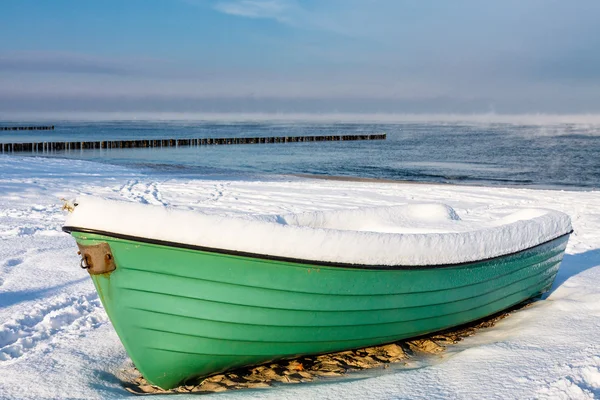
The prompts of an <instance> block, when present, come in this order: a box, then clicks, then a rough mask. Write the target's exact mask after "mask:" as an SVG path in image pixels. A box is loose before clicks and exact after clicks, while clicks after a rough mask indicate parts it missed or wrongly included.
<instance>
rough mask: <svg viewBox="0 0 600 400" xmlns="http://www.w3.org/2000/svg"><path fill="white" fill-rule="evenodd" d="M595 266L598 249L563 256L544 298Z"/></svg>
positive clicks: (597, 263)
mask: <svg viewBox="0 0 600 400" xmlns="http://www.w3.org/2000/svg"><path fill="white" fill-rule="evenodd" d="M597 266H600V249H594V250H588V251H586V252H584V253H580V254H565V256H564V258H563V261H562V263H561V264H560V269H559V270H558V274H557V275H556V279H555V280H554V283H553V284H552V287H551V288H550V291H549V292H548V293H547V294H546V295H545V296H544V298H546V297H548V296H549V295H551V294H552V293H554V291H556V289H558V288H559V287H561V286H562V285H563V284H564V283H565V282H566V281H567V280H568V279H569V278H571V277H573V276H575V275H578V274H580V273H582V272H584V271H587V270H588V269H590V268H594V267H597Z"/></svg>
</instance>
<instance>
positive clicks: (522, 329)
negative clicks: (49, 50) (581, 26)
mask: <svg viewBox="0 0 600 400" xmlns="http://www.w3.org/2000/svg"><path fill="white" fill-rule="evenodd" d="M0 171H1V172H0V376H1V377H2V378H1V379H0V398H65V397H69V398H106V397H126V396H128V395H129V393H127V392H126V391H125V390H124V388H123V386H122V383H121V379H123V378H124V372H123V371H125V370H128V369H130V368H131V362H130V361H129V360H128V357H127V355H126V353H125V351H124V349H123V347H122V345H121V343H120V341H119V339H118V337H117V336H116V334H115V332H114V330H113V328H112V326H111V324H110V322H109V321H108V318H107V316H106V314H105V312H104V310H103V308H102V305H101V303H100V300H99V299H98V297H97V295H96V292H95V290H94V288H93V285H92V282H91V280H90V279H89V277H88V274H87V272H85V271H84V270H82V269H80V268H79V257H78V256H77V254H76V251H77V248H76V245H75V242H74V240H73V239H72V238H71V237H69V236H68V235H67V234H65V233H63V232H62V231H61V227H62V224H63V222H64V219H65V217H66V215H65V212H64V211H63V210H62V202H61V201H60V199H61V198H67V199H72V198H75V197H77V196H81V195H95V196H100V197H104V198H109V199H121V200H123V199H124V200H130V201H133V202H138V203H144V204H157V205H167V206H170V207H175V208H179V209H184V210H201V211H203V212H205V213H209V214H215V215H236V214H286V213H295V212H303V211H323V210H334V209H352V208H363V207H376V206H390V205H400V204H406V203H414V202H428V203H432V202H434V203H445V204H448V205H450V206H451V207H453V208H454V209H455V210H456V212H457V213H458V215H459V216H460V217H461V218H462V219H464V220H469V219H473V218H477V219H485V218H488V219H496V218H498V217H500V216H504V215H506V214H508V213H511V212H514V211H517V210H519V209H522V208H549V209H554V210H557V211H562V212H565V213H567V214H568V215H570V216H571V219H572V224H573V228H574V233H573V234H572V235H571V238H570V241H569V245H568V247H567V254H566V255H565V258H564V261H563V264H562V265H561V268H560V271H559V273H558V276H557V279H556V281H555V284H554V286H553V288H552V290H551V292H550V293H549V294H548V295H547V296H546V297H545V298H544V299H543V300H542V301H538V302H536V303H535V304H533V305H532V306H531V307H528V308H526V309H524V310H521V311H519V312H517V313H515V314H514V315H512V316H510V317H509V318H507V319H505V320H503V321H501V322H500V323H499V324H498V325H497V326H495V327H494V328H491V329H487V330H483V331H481V332H479V333H478V334H477V335H475V336H474V337H471V338H469V339H467V340H465V341H463V342H461V343H459V344H458V345H456V346H454V347H453V349H452V351H451V352H448V353H446V354H442V356H441V357H440V359H439V363H435V364H434V365H430V366H427V367H423V368H419V369H412V370H394V369H392V370H391V371H382V372H381V374H380V375H374V376H371V377H369V378H367V379H361V380H355V381H353V380H344V381H339V382H335V381H334V382H327V383H324V384H303V385H294V386H291V385H288V386H279V387H276V388H270V389H266V390H260V391H240V392H228V393H224V394H218V395H217V394H215V395H213V396H214V397H217V396H219V398H232V397H240V396H241V397H245V398H259V397H260V398H292V397H295V398H298V397H302V398H309V397H319V398H339V397H341V396H344V397H346V396H354V397H360V398H406V397H411V398H583V399H585V398H595V397H598V396H600V345H599V344H598V340H597V335H598V333H599V332H600V192H598V191H563V190H534V189H516V188H498V187H496V188H489V187H470V186H453V185H431V184H412V183H391V182H355V181H347V180H342V181H336V180H316V179H310V178H304V177H283V176H273V177H269V176H264V177H256V178H252V179H246V180H220V179H212V180H207V179H189V178H184V177H169V176H164V175H161V176H154V175H151V174H147V173H144V172H140V170H138V169H135V168H126V167H123V166H113V165H106V164H99V163H95V162H88V161H81V160H65V159H58V158H55V159H44V158H27V157H19V156H0Z"/></svg>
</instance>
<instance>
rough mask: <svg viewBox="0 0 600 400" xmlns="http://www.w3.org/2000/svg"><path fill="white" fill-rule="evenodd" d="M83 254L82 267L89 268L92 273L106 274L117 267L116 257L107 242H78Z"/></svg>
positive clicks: (80, 252) (80, 251)
mask: <svg viewBox="0 0 600 400" xmlns="http://www.w3.org/2000/svg"><path fill="white" fill-rule="evenodd" d="M77 247H79V254H80V255H81V268H84V269H87V270H88V272H89V273H90V275H100V274H106V273H109V272H112V271H114V270H115V269H117V266H116V265H115V259H114V257H113V255H112V252H111V251H110V246H109V245H108V243H106V242H100V243H98V244H92V245H83V244H79V243H77Z"/></svg>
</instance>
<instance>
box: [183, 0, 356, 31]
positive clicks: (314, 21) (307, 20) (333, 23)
mask: <svg viewBox="0 0 600 400" xmlns="http://www.w3.org/2000/svg"><path fill="white" fill-rule="evenodd" d="M188 1H189V0H188ZM214 9H215V10H217V11H219V12H222V13H224V14H228V15H233V16H236V17H245V18H255V19H272V20H275V21H277V22H279V23H281V24H284V25H288V26H292V27H294V28H300V29H309V30H321V31H328V32H331V33H335V34H341V35H351V34H352V32H353V31H354V28H353V29H348V27H347V26H345V24H343V23H340V21H339V20H338V19H337V18H334V17H332V16H331V15H329V13H328V12H324V10H322V9H321V8H316V9H315V10H311V11H309V10H308V9H306V8H305V7H302V6H301V4H300V3H299V2H297V1H296V0H225V1H223V0H221V1H218V2H217V3H216V4H215V5H214ZM335 9H337V7H335Z"/></svg>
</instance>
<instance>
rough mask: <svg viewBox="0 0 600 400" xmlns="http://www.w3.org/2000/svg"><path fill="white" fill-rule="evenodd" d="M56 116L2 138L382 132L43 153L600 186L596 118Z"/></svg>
mask: <svg viewBox="0 0 600 400" xmlns="http://www.w3.org/2000/svg"><path fill="white" fill-rule="evenodd" d="M4 124H5V123H3V124H2V125H4ZM54 124H55V125H56V130H54V131H37V132H36V131H31V132H28V131H6V132H3V131H0V142H15V143H16V142H42V141H92V140H118V139H132V140H134V139H159V138H160V139H168V138H177V139H178V138H203V137H241V136H309V135H352V134H372V133H383V132H385V133H387V140H385V141H349V142H322V143H285V144H261V145H230V146H200V147H179V148H164V149H158V148H154V149H111V150H83V151H80V150H76V151H71V152H68V151H66V152H54V153H52V154H44V155H43V156H52V157H66V158H78V159H86V160H92V161H99V162H105V163H113V164H122V165H129V166H131V167H134V168H138V169H139V168H141V169H143V170H144V171H147V172H148V173H151V174H161V175H174V176H186V177H198V178H217V179H218V178H232V177H239V178H241V179H244V178H246V177H250V176H256V175H257V174H258V175H265V174H269V175H282V174H315V175H329V176H349V177H361V178H379V179H392V180H409V181H418V182H437V183H453V184H478V185H489V186H491V185H502V186H513V185H517V186H532V187H548V188H580V189H590V188H600V156H599V154H600V125H597V124H573V123H571V124H569V123H557V124H548V125H543V124H542V125H540V124H537V125H529V124H528V125H524V124H514V123H511V124H508V123H460V122H452V121H449V122H440V123H425V122H416V123H408V122H406V123H385V124H376V123H330V122H313V123H306V122H268V123H265V122H258V121H256V122H245V123H237V122H198V121H188V122H183V121H177V122H131V121H121V122H55V123H54ZM6 125H9V123H6ZM21 154H27V153H21ZM34 155H37V156H40V155H42V154H39V153H38V154H34Z"/></svg>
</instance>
